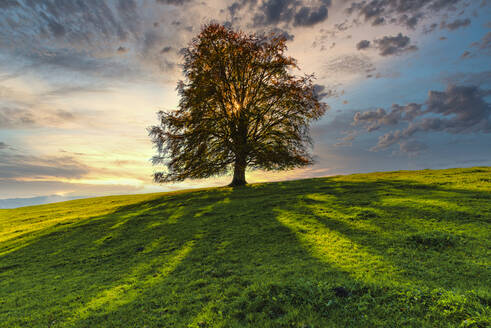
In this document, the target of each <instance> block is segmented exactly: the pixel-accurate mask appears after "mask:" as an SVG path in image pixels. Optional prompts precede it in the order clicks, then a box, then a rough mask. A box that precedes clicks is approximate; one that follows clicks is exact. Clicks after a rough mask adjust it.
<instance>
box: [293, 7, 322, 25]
mask: <svg viewBox="0 0 491 328" xmlns="http://www.w3.org/2000/svg"><path fill="white" fill-rule="evenodd" d="M326 19H327V6H321V7H318V8H311V7H302V8H300V10H299V11H298V12H297V13H296V14H295V19H294V22H293V25H295V26H312V25H315V24H317V23H320V22H323V21H324V20H326Z"/></svg>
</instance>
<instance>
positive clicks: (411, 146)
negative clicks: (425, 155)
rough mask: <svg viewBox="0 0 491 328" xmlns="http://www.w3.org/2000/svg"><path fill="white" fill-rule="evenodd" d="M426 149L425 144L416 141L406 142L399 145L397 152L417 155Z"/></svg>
mask: <svg viewBox="0 0 491 328" xmlns="http://www.w3.org/2000/svg"><path fill="white" fill-rule="evenodd" d="M426 149H428V146H427V145H426V144H425V143H422V142H420V141H417V140H407V141H403V142H401V143H400V144H399V150H400V151H401V153H407V154H411V155H418V154H419V153H420V152H421V151H423V150H426Z"/></svg>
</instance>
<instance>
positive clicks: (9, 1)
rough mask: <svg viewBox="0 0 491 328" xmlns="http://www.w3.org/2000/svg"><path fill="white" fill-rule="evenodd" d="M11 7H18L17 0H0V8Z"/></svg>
mask: <svg viewBox="0 0 491 328" xmlns="http://www.w3.org/2000/svg"><path fill="white" fill-rule="evenodd" d="M11 7H19V3H18V2H17V0H2V1H0V8H1V9H7V8H11Z"/></svg>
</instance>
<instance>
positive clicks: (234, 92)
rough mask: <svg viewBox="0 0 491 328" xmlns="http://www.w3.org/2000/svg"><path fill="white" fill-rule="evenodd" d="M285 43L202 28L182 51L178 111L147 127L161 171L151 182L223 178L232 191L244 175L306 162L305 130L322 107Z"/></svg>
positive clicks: (277, 38)
mask: <svg viewBox="0 0 491 328" xmlns="http://www.w3.org/2000/svg"><path fill="white" fill-rule="evenodd" d="M285 51H286V39H285V38H284V37H282V36H277V35H274V34H273V35H269V36H267V35H258V34H245V33H243V32H235V31H233V30H231V29H229V28H227V27H225V26H222V25H219V24H209V25H206V26H205V27H204V28H203V29H202V30H201V32H200V34H199V35H198V36H197V37H195V38H194V39H193V40H192V41H191V43H190V45H189V46H188V47H187V48H185V49H183V51H182V53H183V56H184V65H183V73H184V77H185V78H184V81H180V82H179V83H178V85H177V90H178V92H179V95H180V102H179V106H178V109H177V110H175V111H171V112H163V111H160V112H159V113H158V118H159V124H158V125H155V126H152V127H149V129H148V131H149V135H150V136H151V138H152V141H153V143H154V144H155V146H156V148H157V152H158V154H157V155H156V156H154V157H153V158H152V162H153V164H154V165H165V166H166V167H167V170H166V171H165V172H158V173H155V176H154V178H155V181H157V182H172V181H182V180H184V179H188V178H190V179H200V178H207V177H211V176H218V175H224V174H227V173H229V172H231V171H232V170H233V172H234V176H233V180H232V183H231V184H230V185H231V186H241V185H245V184H246V179H245V172H246V168H247V169H262V170H285V169H291V168H295V167H301V166H305V165H309V164H311V163H312V156H311V155H310V154H309V152H308V150H309V149H308V148H309V146H311V138H310V135H309V124H310V122H311V121H312V120H316V119H318V118H320V117H321V116H322V115H323V114H324V112H325V111H326V109H327V105H326V104H324V103H322V102H320V99H319V97H318V95H317V93H316V91H315V90H314V85H313V83H312V80H313V76H312V75H306V76H302V77H297V76H294V75H292V70H293V69H295V68H297V65H296V61H295V59H293V58H291V57H289V56H286V55H285Z"/></svg>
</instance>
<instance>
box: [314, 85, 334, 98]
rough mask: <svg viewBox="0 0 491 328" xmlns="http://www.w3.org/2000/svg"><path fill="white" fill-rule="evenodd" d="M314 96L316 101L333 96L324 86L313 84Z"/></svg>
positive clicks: (332, 92) (331, 91)
mask: <svg viewBox="0 0 491 328" xmlns="http://www.w3.org/2000/svg"><path fill="white" fill-rule="evenodd" d="M314 94H315V95H316V97H317V99H319V100H322V99H323V98H327V97H331V96H333V94H334V91H333V90H328V89H327V88H326V86H324V85H320V84H314Z"/></svg>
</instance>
